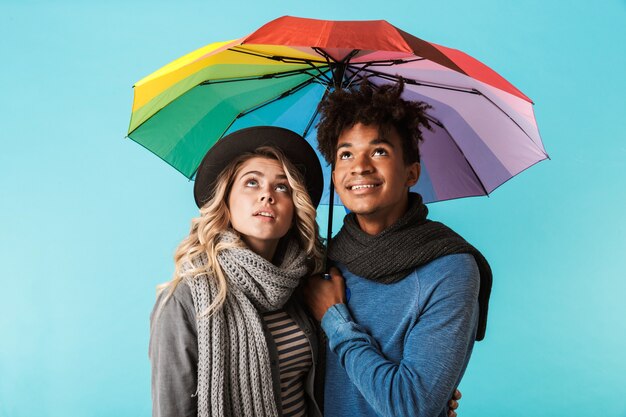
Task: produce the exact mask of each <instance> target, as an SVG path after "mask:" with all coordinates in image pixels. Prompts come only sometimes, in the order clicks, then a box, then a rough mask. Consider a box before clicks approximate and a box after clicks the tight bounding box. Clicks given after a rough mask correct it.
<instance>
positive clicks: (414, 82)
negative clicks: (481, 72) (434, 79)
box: [363, 67, 548, 157]
mask: <svg viewBox="0 0 626 417" xmlns="http://www.w3.org/2000/svg"><path fill="white" fill-rule="evenodd" d="M363 69H364V70H365V71H367V72H370V73H372V74H374V75H376V76H377V77H380V78H383V79H386V80H389V81H399V80H400V79H403V80H404V82H405V83H407V84H411V85H419V86H422V87H432V88H440V89H444V90H450V91H457V92H460V93H468V94H475V95H478V96H481V97H484V98H485V99H486V100H487V101H489V103H491V105H493V106H494V107H495V108H497V109H498V110H500V111H501V112H502V113H503V114H504V115H505V116H506V117H508V118H509V120H511V122H513V124H515V126H517V127H518V129H519V130H521V131H522V133H523V134H524V135H526V137H527V138H528V139H529V140H530V141H531V142H532V143H533V144H534V145H535V146H536V147H537V149H539V151H541V153H542V154H543V155H545V156H546V157H547V156H548V155H547V154H546V152H545V151H544V150H543V149H542V147H541V146H539V145H538V144H537V143H536V142H535V141H534V140H533V138H532V137H531V136H530V135H529V134H528V133H527V132H526V131H525V130H524V128H522V126H520V124H519V123H517V122H516V121H515V119H513V118H512V117H511V116H510V115H509V114H508V113H507V112H506V111H504V110H503V109H502V108H501V107H500V106H498V105H497V104H496V103H495V102H494V101H493V100H491V99H490V98H489V97H487V96H486V95H485V94H484V93H483V92H482V91H480V90H477V89H476V88H472V89H463V88H460V87H450V86H444V85H437V84H432V83H424V82H422V81H417V80H412V79H410V78H404V77H401V76H399V75H389V74H385V73H381V72H378V71H374V70H370V69H367V68H365V67H364V68H363Z"/></svg>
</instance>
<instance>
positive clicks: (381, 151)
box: [374, 148, 387, 156]
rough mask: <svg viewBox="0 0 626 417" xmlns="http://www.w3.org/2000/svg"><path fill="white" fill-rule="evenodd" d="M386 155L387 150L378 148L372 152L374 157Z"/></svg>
mask: <svg viewBox="0 0 626 417" xmlns="http://www.w3.org/2000/svg"><path fill="white" fill-rule="evenodd" d="M381 155H387V150H386V149H383V148H378V149H375V150H374V156H381Z"/></svg>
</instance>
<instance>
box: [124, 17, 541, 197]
mask: <svg viewBox="0 0 626 417" xmlns="http://www.w3.org/2000/svg"><path fill="white" fill-rule="evenodd" d="M401 78H402V79H404V81H405V84H406V87H405V90H404V93H403V97H404V98H405V99H408V100H421V101H424V102H426V103H428V104H430V105H431V106H432V109H431V110H430V111H429V114H430V116H429V118H430V120H431V124H432V126H433V130H432V131H426V132H424V142H423V144H422V145H421V148H420V149H421V155H422V171H421V172H422V173H421V177H420V180H419V182H418V183H417V184H416V185H415V187H414V189H413V190H414V191H416V192H419V193H420V194H421V195H422V197H423V198H424V201H425V202H433V201H441V200H448V199H453V198H460V197H468V196H477V195H487V194H489V193H490V192H492V191H493V190H494V189H495V188H497V187H498V186H499V185H501V184H502V183H504V182H505V181H507V180H508V179H510V178H511V177H513V176H514V175H516V174H518V173H520V172H521V171H523V170H525V169H526V168H528V167H530V166H532V165H534V164H535V163H537V162H539V161H542V160H544V159H546V158H547V157H548V156H547V154H546V152H545V149H544V146H543V143H542V141H541V138H540V135H539V131H538V129H537V123H536V121H535V117H534V113H533V102H532V101H531V100H530V99H529V98H528V97H526V96H525V95H524V94H523V93H522V92H521V91H520V90H518V89H517V88H515V87H514V86H513V85H512V84H511V83H509V82H508V81H506V80H505V79H504V78H503V77H501V76H500V75H498V74H497V73H496V72H495V71H493V70H492V69H490V68H489V67H487V66H486V65H484V64H482V63H481V62H479V61H478V60H476V59H474V58H472V57H470V56H469V55H467V54H465V53H463V52H461V51H459V50H456V49H451V48H447V47H445V46H441V45H437V44H434V43H432V42H427V41H424V40H422V39H419V38H417V37H415V36H412V35H410V34H408V33H407V32H404V31H402V30H400V29H398V28H396V27H395V26H393V25H391V24H389V23H388V22H386V21H384V20H376V21H328V20H315V19H304V18H298V17H290V16H285V17H281V18H278V19H276V20H273V21H271V22H269V23H267V24H266V25H264V26H262V27H261V28H260V29H258V30H257V31H255V32H253V33H252V34H250V35H248V36H246V37H243V38H241V39H237V40H232V41H227V42H218V43H212V44H210V45H207V46H205V47H202V48H200V49H198V50H196V51H194V52H191V53H189V54H187V55H185V56H183V57H181V58H179V59H177V60H176V61H174V62H172V63H170V64H168V65H166V66H164V67H163V68H161V69H159V70H158V71H156V72H154V73H153V74H151V75H149V76H147V77H146V78H144V79H142V80H141V81H139V82H138V83H136V84H135V86H134V93H135V94H134V101H133V111H132V116H131V121H130V128H129V131H128V136H129V137H130V138H131V139H132V140H134V141H136V142H137V143H139V144H141V145H142V146H144V147H146V148H147V149H149V150H150V151H151V152H153V153H154V154H156V155H158V156H159V157H160V158H162V159H163V160H164V161H166V162H167V163H168V164H170V165H171V166H173V167H174V168H176V169H177V170H178V171H180V172H181V173H182V174H183V175H185V176H186V177H187V178H190V179H192V178H193V176H194V173H195V172H196V169H197V168H198V165H199V164H200V161H201V160H202V157H203V156H204V154H205V153H206V151H207V150H208V149H209V148H210V147H211V146H212V145H213V144H214V143H215V142H216V141H217V140H218V139H220V138H221V137H222V136H224V135H226V134H228V133H229V132H231V131H234V130H238V129H240V128H243V127H248V126H254V125H274V126H281V127H285V128H288V129H291V130H294V131H296V132H298V133H300V134H302V135H303V136H304V137H305V138H306V139H307V140H308V141H309V142H310V143H311V144H312V145H314V148H315V147H316V143H315V142H316V139H315V138H316V130H315V126H316V123H317V120H318V113H317V106H318V103H319V102H320V100H322V99H323V98H324V96H325V95H326V94H328V93H329V92H330V91H332V90H333V89H337V88H347V87H350V86H357V85H359V84H360V83H363V82H368V83H371V84H372V85H373V86H375V87H377V86H381V85H383V84H388V83H396V82H398V81H399V80H400V79H401ZM329 172H330V169H327V170H326V172H325V177H326V178H325V180H326V181H327V183H328V182H329V177H330V175H329ZM330 199H331V197H330V191H326V192H325V194H324V196H323V197H322V202H323V203H326V204H328V203H329V200H330ZM333 200H334V203H336V204H340V202H339V201H338V200H336V199H334V198H333ZM330 207H332V204H331V205H330Z"/></svg>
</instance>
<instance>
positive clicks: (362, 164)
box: [351, 154, 374, 174]
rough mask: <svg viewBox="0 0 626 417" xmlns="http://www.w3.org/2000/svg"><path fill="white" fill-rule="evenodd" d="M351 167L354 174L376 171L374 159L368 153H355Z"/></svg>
mask: <svg viewBox="0 0 626 417" xmlns="http://www.w3.org/2000/svg"><path fill="white" fill-rule="evenodd" d="M351 168H352V173H353V174H369V173H371V172H372V171H374V165H372V159H371V158H370V157H369V155H367V154H361V155H355V156H354V159H353V163H352V167H351Z"/></svg>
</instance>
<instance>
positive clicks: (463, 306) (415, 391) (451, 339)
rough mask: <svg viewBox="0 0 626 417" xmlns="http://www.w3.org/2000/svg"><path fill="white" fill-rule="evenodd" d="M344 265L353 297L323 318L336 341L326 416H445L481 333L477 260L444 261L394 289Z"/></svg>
mask: <svg viewBox="0 0 626 417" xmlns="http://www.w3.org/2000/svg"><path fill="white" fill-rule="evenodd" d="M338 267H339V269H340V270H341V272H342V273H343V276H344V278H345V280H346V286H347V287H348V288H349V289H350V293H351V298H350V300H349V301H348V305H347V306H346V305H345V304H337V305H335V306H333V307H331V308H330V309H329V310H328V311H327V312H326V314H325V315H324V317H323V319H322V327H323V329H324V331H325V332H326V335H327V336H328V342H329V349H328V353H327V362H326V384H325V406H324V415H325V416H326V417H345V416H363V417H370V416H371V417H374V416H385V417H386V416H416V417H435V416H445V415H446V413H447V409H448V407H447V402H448V400H449V399H450V398H451V397H452V393H453V392H454V389H455V388H456V387H457V386H458V384H459V382H460V380H461V377H462V376H463V372H464V371H465V368H466V367H467V363H468V361H469V358H470V354H471V352H472V347H473V345H474V338H475V335H476V328H477V323H478V301H477V300H478V290H479V285H480V277H479V272H478V267H477V265H476V262H475V261H474V258H473V257H472V256H471V255H468V254H458V255H448V256H444V257H441V258H438V259H435V260H434V261H432V262H430V263H428V264H426V265H423V266H420V267H418V268H417V269H415V270H414V271H413V272H412V273H411V274H409V275H408V276H407V277H406V278H404V279H402V280H400V281H398V282H396V283H393V284H379V283H376V282H373V281H370V280H367V279H364V278H361V277H358V276H355V275H354V274H352V273H350V272H349V271H348V270H346V269H345V267H343V266H342V265H338Z"/></svg>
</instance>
